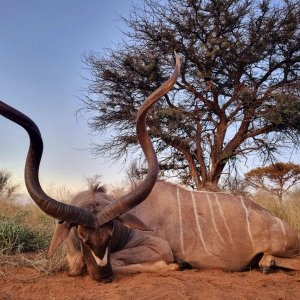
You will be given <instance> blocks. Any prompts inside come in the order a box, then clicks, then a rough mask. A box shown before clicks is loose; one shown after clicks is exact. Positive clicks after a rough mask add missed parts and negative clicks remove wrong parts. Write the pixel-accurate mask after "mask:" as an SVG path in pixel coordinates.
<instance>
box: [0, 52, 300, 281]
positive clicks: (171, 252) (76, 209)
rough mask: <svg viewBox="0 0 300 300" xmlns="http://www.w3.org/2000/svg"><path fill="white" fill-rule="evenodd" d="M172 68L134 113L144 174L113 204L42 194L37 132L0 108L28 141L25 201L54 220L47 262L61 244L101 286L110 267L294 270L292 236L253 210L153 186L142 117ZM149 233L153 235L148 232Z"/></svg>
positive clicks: (74, 265) (230, 198) (152, 158)
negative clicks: (174, 263)
mask: <svg viewBox="0 0 300 300" xmlns="http://www.w3.org/2000/svg"><path fill="white" fill-rule="evenodd" d="M179 65H180V63H179V58H178V56H176V67H175V71H174V73H173V75H172V76H171V77H170V79H169V80H168V81H167V82H166V83H165V84H164V85H162V86H161V87H160V88H159V89H158V90H157V91H155V92H154V93H153V94H151V95H150V96H149V97H148V99H147V100H146V101H145V103H144V104H143V105H142V107H141V108H140V110H139V112H138V116H137V134H138V137H139V141H140V144H141V147H142V149H143V151H144V153H145V156H146V159H147V161H148V164H149V170H148V174H147V176H146V178H145V180H144V181H143V182H142V183H141V185H140V186H138V188H137V189H136V190H134V191H132V192H131V193H129V194H128V195H126V196H124V197H122V198H120V199H118V200H113V199H111V198H110V197H109V196H108V195H106V194H105V193H104V192H103V190H102V189H101V188H100V189H98V190H97V189H94V190H92V191H84V192H82V193H79V194H78V195H77V196H75V198H74V199H73V200H72V202H71V205H66V204H63V203H60V202H57V201H56V200H54V199H51V198H49V197H48V196H47V195H45V194H44V192H43V191H42V189H41V187H40V184H39V180H38V168H39V162H40V158H41V152H42V139H41V137H40V133H39V130H38V128H37V127H36V125H35V124H34V123H33V122H32V121H31V120H30V119H28V118H27V117H26V116H24V115H23V114H21V113H19V112H17V111H16V110H14V109H13V108H11V107H9V106H7V105H6V104H4V103H3V102H0V113H1V114H2V115H4V116H5V117H7V118H9V119H11V120H12V121H14V122H16V123H18V124H20V125H21V126H22V127H24V128H25V129H26V130H27V131H28V133H29V135H30V140H31V145H30V149H29V153H28V157H27V161H26V167H25V181H26V185H27V189H28V191H29V193H30V195H31V197H32V198H33V199H34V201H35V202H36V203H37V204H38V206H39V207H40V208H41V209H42V210H43V211H44V212H46V213H47V214H49V215H51V216H53V217H54V218H56V219H58V220H61V221H59V222H58V224H57V226H56V229H55V232H54V235H53V237H52V241H51V245H50V247H49V252H48V256H51V255H52V254H53V253H54V251H55V250H56V249H57V247H58V246H59V245H60V244H61V243H62V242H63V241H64V240H66V239H67V247H68V256H67V257H68V260H69V266H70V274H71V275H78V274H81V273H82V272H83V271H84V269H85V267H87V269H88V271H89V274H90V275H91V276H92V277H93V278H94V279H96V280H102V281H110V280H111V278H112V267H111V265H113V266H114V267H116V268H118V267H120V266H124V265H133V264H140V263H145V262H155V261H160V260H164V261H166V262H172V261H174V260H175V261H177V262H179V265H180V266H191V267H195V268H218V269H223V270H228V271H243V270H247V269H249V268H251V267H252V266H255V265H257V264H259V265H260V266H261V267H262V269H263V270H264V271H265V272H268V271H269V270H270V267H272V266H275V265H276V266H278V267H285V268H290V269H295V270H300V259H299V257H300V256H299V255H300V245H299V244H300V243H299V239H298V236H297V233H296V232H295V230H293V229H292V228H291V227H290V226H289V225H288V224H287V223H286V222H284V221H283V220H281V219H279V218H277V217H275V216H273V215H272V214H271V213H270V212H269V211H268V210H266V209H264V208H263V207H261V206H260V205H258V204H256V203H255V202H253V201H251V200H250V199H247V198H243V197H238V196H234V195H230V194H226V193H213V192H204V191H198V192H196V191H189V190H187V189H185V188H182V187H180V186H178V185H174V184H171V183H167V182H161V181H159V182H156V180H157V172H158V164H157V158H156V155H155V152H154V150H153V146H152V144H151V141H150V139H149V137H148V135H147V132H146V125H145V118H146V114H147V111H148V109H149V108H150V106H151V105H152V104H153V103H154V102H155V101H157V100H158V99H159V98H160V97H161V96H162V95H164V94H165V93H167V92H168V91H169V90H170V89H171V88H172V86H173V84H174V83H175V81H176V78H177V76H178V75H179V69H180V66H179ZM145 199H146V200H145ZM144 200H145V201H144ZM138 204H139V205H138ZM129 211H130V213H129ZM149 228H150V229H151V230H152V232H147V230H149ZM135 229H138V230H135Z"/></svg>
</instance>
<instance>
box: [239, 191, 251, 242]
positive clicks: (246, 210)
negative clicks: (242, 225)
mask: <svg viewBox="0 0 300 300" xmlns="http://www.w3.org/2000/svg"><path fill="white" fill-rule="evenodd" d="M239 198H240V199H241V202H242V205H243V207H244V209H245V213H246V221H247V229H248V234H249V237H250V240H251V242H252V244H253V238H252V233H251V229H250V223H249V212H248V208H247V207H246V205H245V203H244V199H243V198H242V197H239Z"/></svg>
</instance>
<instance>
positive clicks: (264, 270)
mask: <svg viewBox="0 0 300 300" xmlns="http://www.w3.org/2000/svg"><path fill="white" fill-rule="evenodd" d="M261 272H262V273H263V274H264V275H268V274H270V273H271V268H270V267H263V268H262V269H261Z"/></svg>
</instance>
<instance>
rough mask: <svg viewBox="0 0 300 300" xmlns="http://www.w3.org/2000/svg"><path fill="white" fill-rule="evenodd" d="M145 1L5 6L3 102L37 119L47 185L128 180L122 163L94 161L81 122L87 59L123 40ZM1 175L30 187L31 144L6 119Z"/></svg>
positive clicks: (29, 0) (31, 0)
mask: <svg viewBox="0 0 300 300" xmlns="http://www.w3.org/2000/svg"><path fill="white" fill-rule="evenodd" d="M139 3H142V0H139V1H138V0H135V1H134V0H110V1H108V0H98V1H97V0H60V1H59V0H51V1H46V0H26V1H23V0H6V1H5V0H0V99H1V100H2V101H4V102H7V103H8V104H10V105H11V106H14V107H15V108H17V109H19V110H21V111H22V112H24V113H25V114H27V115H28V116H30V117H31V118H32V119H33V120H34V121H35V122H36V123H37V124H38V126H39V128H40V130H41V133H42V136H43V139H44V155H43V159H42V164H41V169H40V178H41V182H42V184H43V185H44V186H49V185H50V186H51V185H52V184H54V185H55V186H66V187H68V188H70V189H75V190H76V189H79V188H81V187H83V186H85V183H86V181H85V179H84V178H85V177H91V176H93V175H95V174H99V175H103V179H104V182H107V183H118V182H120V181H121V180H122V179H123V178H124V174H123V171H124V169H123V168H122V166H121V164H118V165H117V166H116V165H112V163H111V162H106V161H105V160H104V159H101V158H97V159H96V158H94V157H93V156H92V155H91V154H90V152H89V151H88V150H86V149H87V148H88V147H90V145H91V143H92V140H93V136H91V135H89V133H90V131H89V129H88V127H87V124H86V120H84V119H82V118H79V119H76V117H75V111H76V110H77V109H78V108H79V107H80V105H81V103H80V100H79V98H80V97H81V96H82V95H83V94H84V92H83V90H84V89H85V88H86V87H87V84H88V83H87V81H86V80H85V79H83V78H82V77H83V76H87V74H86V71H85V70H84V67H85V65H84V63H83V62H82V60H81V58H82V55H83V54H84V53H89V51H91V50H94V51H98V52H100V51H101V49H103V48H104V47H106V46H108V45H114V44H117V43H118V42H120V41H121V38H122V33H121V30H126V27H125V25H124V23H123V22H122V21H120V18H119V15H123V16H128V14H129V11H130V7H131V5H132V4H139ZM0 141H1V153H0V169H6V170H8V171H10V172H12V173H13V179H14V180H15V181H16V182H17V183H19V184H21V185H22V184H23V168H24V161H25V157H26V154H27V148H28V137H27V134H26V133H25V132H24V130H23V129H22V128H20V127H18V126H17V125H15V124H13V123H12V122H9V121H8V120H6V119H4V118H0Z"/></svg>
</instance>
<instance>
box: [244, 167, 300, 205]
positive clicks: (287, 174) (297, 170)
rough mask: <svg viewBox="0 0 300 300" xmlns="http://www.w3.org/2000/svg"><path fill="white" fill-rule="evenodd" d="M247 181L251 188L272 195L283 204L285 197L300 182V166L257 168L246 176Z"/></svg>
mask: <svg viewBox="0 0 300 300" xmlns="http://www.w3.org/2000/svg"><path fill="white" fill-rule="evenodd" d="M245 181H246V182H247V183H248V184H249V185H250V186H253V187H255V188H258V189H262V190H265V191H268V192H270V193H272V194H273V195H275V196H277V197H278V199H279V201H280V202H282V198H283V195H284V194H285V193H286V192H287V191H289V190H290V189H291V188H292V187H293V186H295V185H296V184H297V183H298V182H300V165H297V164H294V163H275V164H271V165H269V166H266V167H263V168H255V169H253V170H251V171H250V172H248V173H246V174H245Z"/></svg>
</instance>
